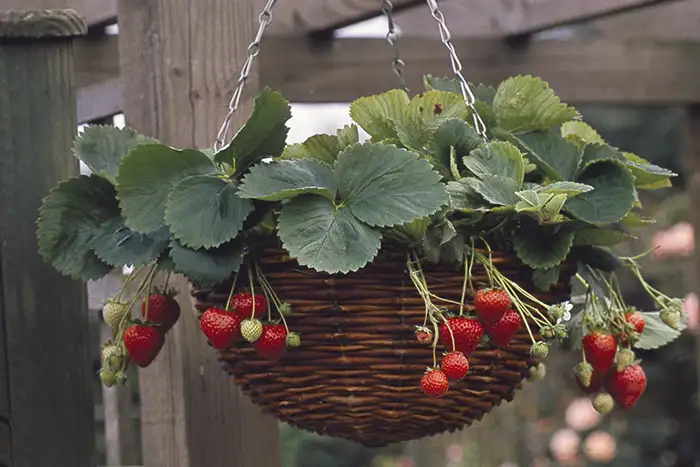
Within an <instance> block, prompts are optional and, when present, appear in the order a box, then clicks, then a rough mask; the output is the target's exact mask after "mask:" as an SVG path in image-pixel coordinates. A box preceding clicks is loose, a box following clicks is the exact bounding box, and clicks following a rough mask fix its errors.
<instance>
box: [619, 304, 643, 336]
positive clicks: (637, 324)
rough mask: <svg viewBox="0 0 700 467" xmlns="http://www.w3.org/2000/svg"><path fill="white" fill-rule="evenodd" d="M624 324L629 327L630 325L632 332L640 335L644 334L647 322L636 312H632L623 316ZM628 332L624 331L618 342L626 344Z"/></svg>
mask: <svg viewBox="0 0 700 467" xmlns="http://www.w3.org/2000/svg"><path fill="white" fill-rule="evenodd" d="M625 322H626V323H627V324H629V325H632V327H633V328H634V330H635V331H636V332H637V334H640V335H641V334H642V333H643V332H644V328H645V327H646V325H647V322H646V321H645V320H644V316H642V314H641V313H640V312H638V311H633V312H632V313H627V314H626V315H625ZM627 333H628V331H624V332H622V333H621V335H620V341H621V342H622V343H623V344H627V343H628V338H627V337H628V336H627Z"/></svg>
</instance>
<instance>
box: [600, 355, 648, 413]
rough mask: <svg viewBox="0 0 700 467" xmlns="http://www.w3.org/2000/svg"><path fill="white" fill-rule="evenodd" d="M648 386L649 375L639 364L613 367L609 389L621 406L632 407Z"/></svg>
mask: <svg viewBox="0 0 700 467" xmlns="http://www.w3.org/2000/svg"><path fill="white" fill-rule="evenodd" d="M646 388H647V375H646V374H645V373H644V370H643V369H642V367H641V366H639V365H630V366H628V367H626V368H624V369H622V370H618V369H617V368H613V371H612V373H611V374H610V379H609V381H608V389H609V390H610V394H611V395H612V396H613V398H614V399H615V402H617V404H618V405H619V406H620V407H623V408H625V409H631V408H632V407H633V406H634V404H635V403H636V402H637V399H639V397H640V396H641V395H642V394H643V393H644V391H645V390H646Z"/></svg>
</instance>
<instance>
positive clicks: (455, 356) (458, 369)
mask: <svg viewBox="0 0 700 467" xmlns="http://www.w3.org/2000/svg"><path fill="white" fill-rule="evenodd" d="M440 368H442V371H443V372H444V373H445V375H447V378H448V379H451V380H455V381H459V380H462V379H464V378H465V377H466V376H467V373H469V360H467V357H466V356H465V355H464V354H463V353H462V352H460V351H456V352H450V353H448V354H447V355H445V356H444V357H442V364H441V365H440Z"/></svg>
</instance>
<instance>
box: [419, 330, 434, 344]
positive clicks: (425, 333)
mask: <svg viewBox="0 0 700 467" xmlns="http://www.w3.org/2000/svg"><path fill="white" fill-rule="evenodd" d="M416 339H418V342H420V343H421V344H432V342H433V331H431V330H430V329H428V328H426V327H425V326H416Z"/></svg>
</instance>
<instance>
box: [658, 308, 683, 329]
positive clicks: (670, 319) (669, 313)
mask: <svg viewBox="0 0 700 467" xmlns="http://www.w3.org/2000/svg"><path fill="white" fill-rule="evenodd" d="M659 317H660V318H661V321H663V322H664V324H665V325H666V326H668V327H670V328H671V329H675V330H676V331H677V330H679V329H680V328H681V314H680V313H678V312H677V311H675V310H669V309H665V310H663V311H662V312H661V314H660V315H659Z"/></svg>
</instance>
